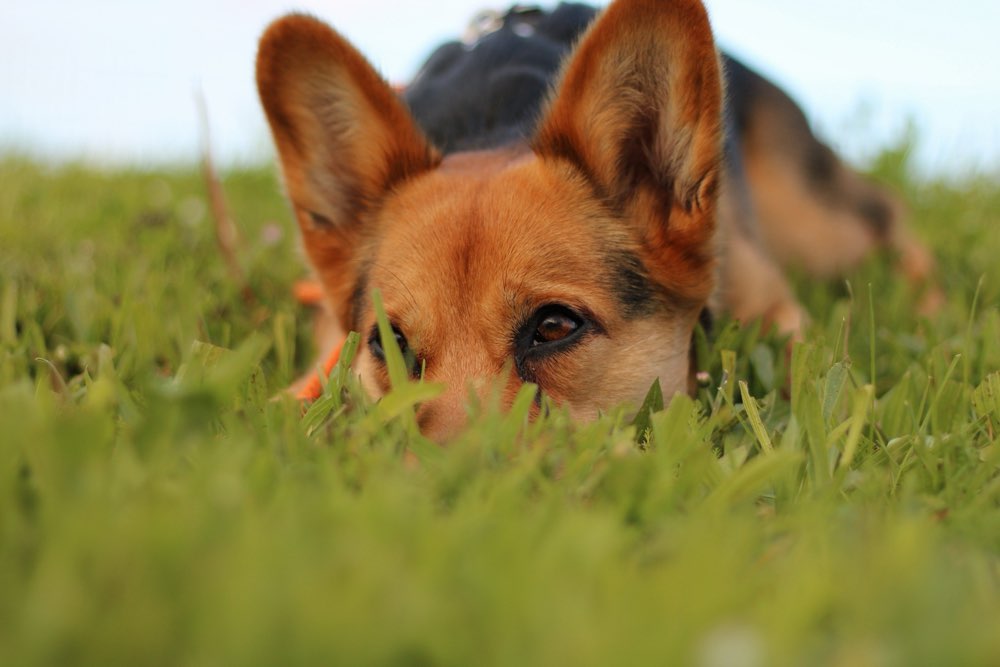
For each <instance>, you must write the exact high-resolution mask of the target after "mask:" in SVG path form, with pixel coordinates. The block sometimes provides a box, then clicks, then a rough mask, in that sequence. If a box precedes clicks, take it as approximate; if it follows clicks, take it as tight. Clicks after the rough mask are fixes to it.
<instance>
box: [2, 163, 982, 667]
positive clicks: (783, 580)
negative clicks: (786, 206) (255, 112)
mask: <svg viewBox="0 0 1000 667" xmlns="http://www.w3.org/2000/svg"><path fill="white" fill-rule="evenodd" d="M876 169H877V171H878V173H879V174H880V175H881V177H882V178H884V179H886V180H888V181H890V182H892V183H893V184H894V186H895V187H896V188H897V189H899V190H900V191H902V192H903V193H904V194H905V196H906V198H907V200H908V202H909V205H910V207H911V212H912V218H913V225H914V227H915V228H916V229H917V230H918V231H919V233H920V235H921V236H922V237H923V238H925V239H926V240H927V241H928V242H929V243H930V245H932V246H933V247H934V248H935V250H936V252H937V255H938V258H939V262H940V266H941V281H942V284H943V287H944V289H945V291H946V293H947V303H946V305H945V307H944V310H943V311H942V312H941V313H940V314H938V315H937V316H935V317H934V318H933V319H923V318H921V317H919V316H918V315H917V314H915V307H914V304H915V303H916V301H917V297H916V295H915V294H914V293H913V292H912V291H911V290H910V288H909V287H907V286H906V284H905V283H904V282H903V281H901V280H899V279H898V277H897V276H896V275H894V273H893V271H892V269H891V268H890V266H889V265H888V263H887V262H885V261H884V258H883V259H873V260H872V261H871V262H869V263H867V264H866V265H865V266H863V267H862V268H861V269H859V270H858V271H857V272H855V273H854V274H853V275H851V276H850V278H849V280H848V281H847V282H839V283H834V284H815V283H806V282H803V283H802V284H800V285H799V290H800V295H801V297H802V299H803V301H804V302H805V304H806V306H807V308H808V309H809V311H810V312H811V313H812V315H813V317H814V322H813V325H812V327H811V329H810V332H809V335H808V337H807V341H806V342H805V343H804V344H803V345H801V346H799V347H798V348H797V349H796V350H795V353H794V354H793V356H792V358H791V359H789V360H787V361H786V359H785V357H784V354H783V348H782V345H781V342H780V341H778V340H775V339H774V338H772V337H770V336H765V335H761V334H760V332H759V331H755V330H754V329H752V328H751V329H749V330H742V331H741V330H738V329H736V328H735V327H732V326H724V327H723V328H722V329H721V331H720V332H719V333H718V335H717V336H716V337H715V338H714V339H713V340H712V341H702V345H701V351H700V353H701V357H702V362H703V363H704V364H705V366H706V367H707V368H709V369H710V370H711V373H712V378H713V383H712V386H710V387H706V388H704V389H703V390H702V391H701V394H700V396H698V397H697V399H696V400H690V399H678V400H675V401H674V402H673V403H672V404H670V405H669V406H668V408H667V409H666V410H665V411H662V412H658V413H655V414H653V415H652V416H651V417H650V418H649V421H648V423H649V425H650V430H649V434H648V442H647V443H646V444H645V445H643V446H638V445H636V444H634V443H635V442H636V439H637V433H636V429H635V428H633V427H632V426H630V425H629V423H628V420H627V419H626V418H625V416H624V412H616V413H614V414H611V415H608V416H607V417H606V418H604V419H602V420H600V421H598V422H597V423H594V424H588V425H580V424H574V423H572V422H570V421H569V420H568V419H567V418H566V417H565V415H563V414H562V413H561V412H559V411H558V410H554V411H553V412H552V414H551V415H550V416H548V417H547V418H545V419H543V420H541V421H540V422H537V423H533V424H528V423H525V420H524V419H523V415H524V411H523V410H521V409H515V410H514V411H513V412H512V413H511V414H508V415H506V416H505V415H501V414H498V413H497V412H496V411H495V410H491V409H489V408H485V409H483V410H482V411H480V414H478V416H477V417H476V418H475V419H474V420H473V423H472V425H471V426H470V428H469V430H468V432H467V433H466V434H464V436H462V437H460V438H459V439H458V440H457V441H456V442H454V443H453V444H452V445H451V446H450V447H448V448H447V449H437V448H435V447H432V446H428V445H427V443H425V442H423V441H422V440H421V439H420V438H419V436H418V435H417V434H416V432H415V429H414V426H413V421H412V418H411V415H410V412H409V408H410V406H412V404H413V402H414V401H417V400H419V399H420V397H421V395H422V393H423V392H424V389H422V388H420V387H419V386H414V385H407V386H403V387H401V388H400V390H399V391H398V392H397V393H396V394H395V395H394V396H393V397H392V399H391V400H386V401H383V403H381V404H379V405H372V404H370V403H368V402H366V401H364V400H362V399H359V398H358V389H357V387H356V386H355V384H354V382H353V381H352V380H351V379H350V376H349V374H348V373H341V372H338V373H335V376H334V377H333V379H332V380H331V385H330V386H329V387H328V394H327V396H326V397H325V398H324V399H322V400H321V401H320V402H319V403H317V404H316V406H315V407H314V408H313V409H312V410H311V411H310V412H309V413H308V414H307V415H306V416H305V417H303V416H302V415H301V414H300V409H299V407H298V406H297V405H296V404H294V403H293V402H292V401H290V400H277V401H272V400H270V398H271V396H272V395H273V394H274V393H275V392H276V391H277V390H278V389H279V388H281V387H282V386H284V385H285V384H286V383H287V382H288V381H289V380H290V379H291V378H293V377H294V376H295V375H296V374H297V373H298V372H299V371H301V370H302V369H303V368H305V367H306V366H307V365H308V364H309V363H310V359H311V354H312V352H311V350H310V334H309V324H308V314H307V313H305V312H302V311H301V310H300V309H299V308H298V307H296V306H295V304H293V303H292V301H291V299H290V298H289V296H288V293H289V292H288V290H289V285H290V283H291V281H292V280H294V279H295V278H296V277H298V276H299V275H300V273H301V264H300V262H299V260H298V259H297V252H296V250H295V248H296V242H295V239H294V238H293V234H292V230H291V226H290V225H289V224H288V217H289V216H288V215H287V213H286V208H285V205H284V204H283V202H282V200H281V197H280V195H279V191H278V188H277V185H276V180H275V178H274V176H273V173H272V172H271V170H269V169H247V170H239V171H233V172H231V173H229V174H227V175H226V178H225V186H226V190H227V194H228V197H229V200H230V204H231V205H232V207H233V209H234V215H235V217H236V219H237V220H239V222H240V225H241V228H242V230H243V232H244V235H245V245H244V252H243V255H242V259H243V260H244V262H245V264H246V266H247V267H248V269H249V272H250V275H251V280H252V287H253V289H254V291H255V293H256V294H257V295H258V304H257V305H256V306H254V307H251V308H248V307H246V306H245V305H244V303H243V301H242V300H241V297H240V295H239V293H238V290H237V288H236V286H235V285H233V284H232V283H231V281H230V280H229V279H228V277H227V274H226V272H225V269H224V267H223V263H222V261H221V259H220V257H219V256H218V253H217V251H216V248H215V244H214V241H213V235H212V226H211V223H210V219H209V216H208V214H207V212H206V210H205V208H206V207H205V202H204V200H205V197H204V193H203V189H202V184H201V180H200V177H199V176H198V174H197V171H196V170H194V169H191V170H186V169H180V170H174V171H161V172H155V173H153V172H142V171H110V172H107V171H99V170H94V169H87V168H83V167H76V166H61V167H54V168H52V167H43V166H40V165H39V164H37V163H33V162H31V161H27V160H20V159H15V158H7V159H6V160H4V161H2V162H0V664H2V665H31V664H54V665H71V664H81V665H84V664H92V665H109V664H124V665H141V664H164V665H196V666H200V665H231V664H261V665H277V664H295V663H301V664H345V665H359V664H398V665H624V664H655V665H664V664H685V665H705V666H715V665H734V666H740V665H762V666H763V665H851V666H855V665H906V666H910V665H966V664H981V665H991V664H998V663H1000V475H998V469H1000V447H998V446H997V444H996V439H997V435H996V434H997V429H998V428H1000V375H997V371H998V370H1000V310H998V304H1000V270H998V269H997V268H996V267H997V257H998V256H1000V224H998V223H1000V220H998V217H1000V186H998V185H997V184H996V181H995V180H989V179H985V178H984V179H979V180H977V179H971V178H970V179H966V180H965V181H963V182H959V183H954V182H952V183H945V182H928V181H917V180H915V179H913V178H911V177H909V176H908V175H907V171H906V161H905V154H904V153H903V152H898V153H895V154H893V153H888V154H886V155H885V156H883V158H882V159H881V160H880V161H879V163H878V164H877V165H876ZM279 230H280V231H282V232H283V235H280V238H279V234H277V232H278V231H279ZM789 372H791V374H792V382H791V391H790V393H789V394H790V395H785V394H783V392H782V385H783V384H784V378H785V377H786V376H787V374H788V373H789ZM724 375H725V377H727V378H728V381H727V382H726V383H725V384H724V385H723V386H722V387H721V388H720V387H719V382H720V380H721V379H722V378H723V376H724ZM740 381H744V382H746V386H745V387H744V386H741V385H740V384H739V382H740ZM744 396H746V397H748V398H749V397H751V396H752V397H753V400H752V401H751V400H744ZM407 450H410V451H412V452H414V453H415V454H416V456H417V458H418V459H419V461H420V462H419V465H414V464H413V462H412V460H411V459H410V458H409V457H408V456H406V455H404V452H406V451H407Z"/></svg>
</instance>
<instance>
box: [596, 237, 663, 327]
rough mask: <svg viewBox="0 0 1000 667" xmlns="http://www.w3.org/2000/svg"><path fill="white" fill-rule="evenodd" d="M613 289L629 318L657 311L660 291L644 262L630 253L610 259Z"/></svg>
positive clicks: (621, 253) (623, 253) (622, 253)
mask: <svg viewBox="0 0 1000 667" xmlns="http://www.w3.org/2000/svg"><path fill="white" fill-rule="evenodd" d="M608 264H609V266H610V269H611V275H612V278H611V280H612V285H611V289H612V290H613V291H614V295H615V296H616V297H617V298H618V302H619V303H620V304H621V305H622V308H624V310H625V314H626V315H628V316H629V317H645V316H648V315H652V314H653V313H654V312H655V311H656V306H657V296H658V294H659V291H658V290H657V288H656V287H655V286H654V285H653V283H652V282H650V280H649V277H648V276H647V275H646V269H645V267H644V266H643V265H642V261H641V260H640V259H639V258H638V257H636V256H635V255H634V254H632V253H630V252H620V253H616V254H614V255H611V256H610V257H609V258H608Z"/></svg>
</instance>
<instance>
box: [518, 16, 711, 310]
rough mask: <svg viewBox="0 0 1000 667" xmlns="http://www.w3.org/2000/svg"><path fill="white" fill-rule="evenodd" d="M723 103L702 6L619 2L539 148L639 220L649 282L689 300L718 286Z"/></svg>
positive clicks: (567, 87) (548, 117) (578, 53)
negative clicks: (714, 279) (714, 268)
mask: <svg viewBox="0 0 1000 667" xmlns="http://www.w3.org/2000/svg"><path fill="white" fill-rule="evenodd" d="M722 99H723V92H722V79H721V73H720V65H719V56H718V52H717V50H716V47H715V43H714V40H713V38H712V31H711V27H710V25H709V21H708V15H707V14H706V12H705V9H704V7H703V6H702V4H701V2H699V1H698V0H671V1H666V0H659V1H658V0H617V1H616V2H613V3H611V5H610V6H609V7H608V8H607V9H606V10H605V11H604V13H603V14H601V15H600V16H599V17H598V18H597V19H596V20H595V22H594V23H593V25H591V27H590V28H589V29H588V30H587V32H586V33H584V35H583V37H582V39H581V41H580V43H579V44H578V46H577V48H576V50H575V52H574V53H573V55H572V56H571V57H570V59H569V61H568V62H567V64H566V66H565V68H564V70H563V72H562V76H561V80H560V82H559V84H558V86H557V87H556V89H555V94H554V97H553V98H552V99H551V100H550V102H549V105H548V107H547V109H546V111H545V112H544V114H543V116H542V119H541V121H540V123H539V125H538V130H537V132H536V135H535V138H534V141H533V148H534V150H535V152H536V153H537V154H538V155H540V156H541V157H542V158H543V159H545V158H552V159H562V160H568V161H569V162H570V163H571V164H573V165H574V166H575V167H576V168H577V169H578V170H580V171H582V172H583V173H584V174H585V175H586V176H587V178H588V180H589V181H590V182H591V183H592V184H593V185H594V187H595V190H596V191H597V193H598V194H599V195H600V196H601V197H602V198H603V199H604V200H605V201H607V202H608V203H609V204H610V205H611V206H612V207H613V208H615V209H617V210H620V211H622V212H623V213H624V214H626V216H627V217H628V218H630V219H631V220H634V221H636V222H637V223H638V224H639V225H640V229H639V230H638V231H639V237H640V239H641V240H642V243H643V246H644V248H645V251H646V253H647V261H646V264H647V266H648V267H650V268H651V269H653V273H654V274H655V275H654V276H652V277H654V278H658V279H660V281H661V284H664V285H665V286H667V287H668V288H672V289H673V290H675V291H676V292H677V293H678V294H679V295H682V296H683V295H687V296H689V297H691V298H692V299H694V300H698V299H701V298H702V292H705V291H706V289H710V288H711V265H712V261H713V260H712V258H713V256H714V248H713V247H712V246H713V243H712V238H713V235H714V227H715V209H716V200H717V189H718V182H719V176H720V170H721V168H722V155H723V153H722V135H723V123H722ZM657 267H659V270H657ZM685 269H687V270H685Z"/></svg>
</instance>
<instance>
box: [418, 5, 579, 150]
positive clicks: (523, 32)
mask: <svg viewBox="0 0 1000 667" xmlns="http://www.w3.org/2000/svg"><path fill="white" fill-rule="evenodd" d="M596 15H597V10H596V9H594V8H592V7H588V6H586V5H582V4H574V3H563V4H560V5H559V6H558V7H556V8H555V9H554V10H552V11H551V12H544V11H541V10H538V9H532V8H523V7H515V8H514V9H511V10H510V11H509V12H508V13H507V14H506V15H505V16H504V17H503V22H502V24H501V26H500V27H499V29H497V30H495V31H494V32H491V33H488V34H485V35H483V36H482V37H480V38H479V39H478V40H477V41H476V42H475V43H474V44H469V45H466V44H462V43H460V42H449V43H447V44H444V45H443V46H441V47H439V48H438V49H437V50H436V51H434V53H433V54H431V56H430V58H429V59H428V60H427V62H426V63H425V64H424V66H423V67H422V68H421V69H420V71H419V72H418V73H417V76H416V77H415V78H414V80H413V82H412V83H411V84H410V86H409V87H408V88H407V89H406V92H405V93H404V99H405V101H406V103H407V104H408V105H409V107H410V110H411V111H412V112H413V116H414V117H415V118H416V119H417V123H418V124H419V125H420V127H421V128H422V129H423V130H424V132H425V133H426V134H427V135H428V137H430V139H431V141H433V142H434V144H435V145H436V146H438V148H440V149H441V150H443V151H444V152H445V153H450V152H455V151H459V150H473V149H485V148H493V147H496V146H501V145H504V144H507V143H511V142H514V141H518V140H523V139H525V138H527V137H528V136H529V135H530V134H531V132H532V130H533V129H534V126H535V123H536V122H537V120H538V116H539V114H540V111H541V108H542V104H543V103H544V101H545V99H546V96H547V95H548V91H549V88H550V86H551V83H552V81H553V79H554V78H555V76H556V73H557V72H558V70H559V66H560V65H561V63H562V61H563V58H565V57H566V55H567V54H568V53H569V51H570V48H571V47H572V45H573V43H574V42H575V41H576V39H577V37H579V36H580V34H581V33H582V32H583V30H584V29H585V28H586V27H587V25H588V24H589V23H590V22H591V20H593V18H594V17H595V16H596Z"/></svg>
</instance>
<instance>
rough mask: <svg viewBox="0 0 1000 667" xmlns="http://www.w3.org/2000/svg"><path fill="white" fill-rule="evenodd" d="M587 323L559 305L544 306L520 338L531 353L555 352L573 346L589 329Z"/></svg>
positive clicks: (530, 320)
mask: <svg viewBox="0 0 1000 667" xmlns="http://www.w3.org/2000/svg"><path fill="white" fill-rule="evenodd" d="M586 325H587V321H586V320H585V319H584V318H583V316H581V315H580V314H578V313H576V312H575V311H573V310H572V309H570V308H568V307H566V306H562V305H559V304H552V305H548V306H543V307H542V308H539V309H538V310H537V311H535V314H534V315H533V316H532V317H531V319H529V320H528V324H527V326H526V327H525V328H524V329H522V332H523V333H522V334H521V336H519V338H520V339H521V340H523V341H525V342H526V343H527V345H526V347H528V348H529V349H530V350H531V352H532V353H533V354H534V353H544V352H549V351H552V352H555V351H556V350H558V349H562V348H563V347H565V346H566V345H572V344H573V342H574V341H576V339H578V338H579V337H580V335H581V334H582V333H583V332H584V330H585V329H586V328H587V327H586Z"/></svg>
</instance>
